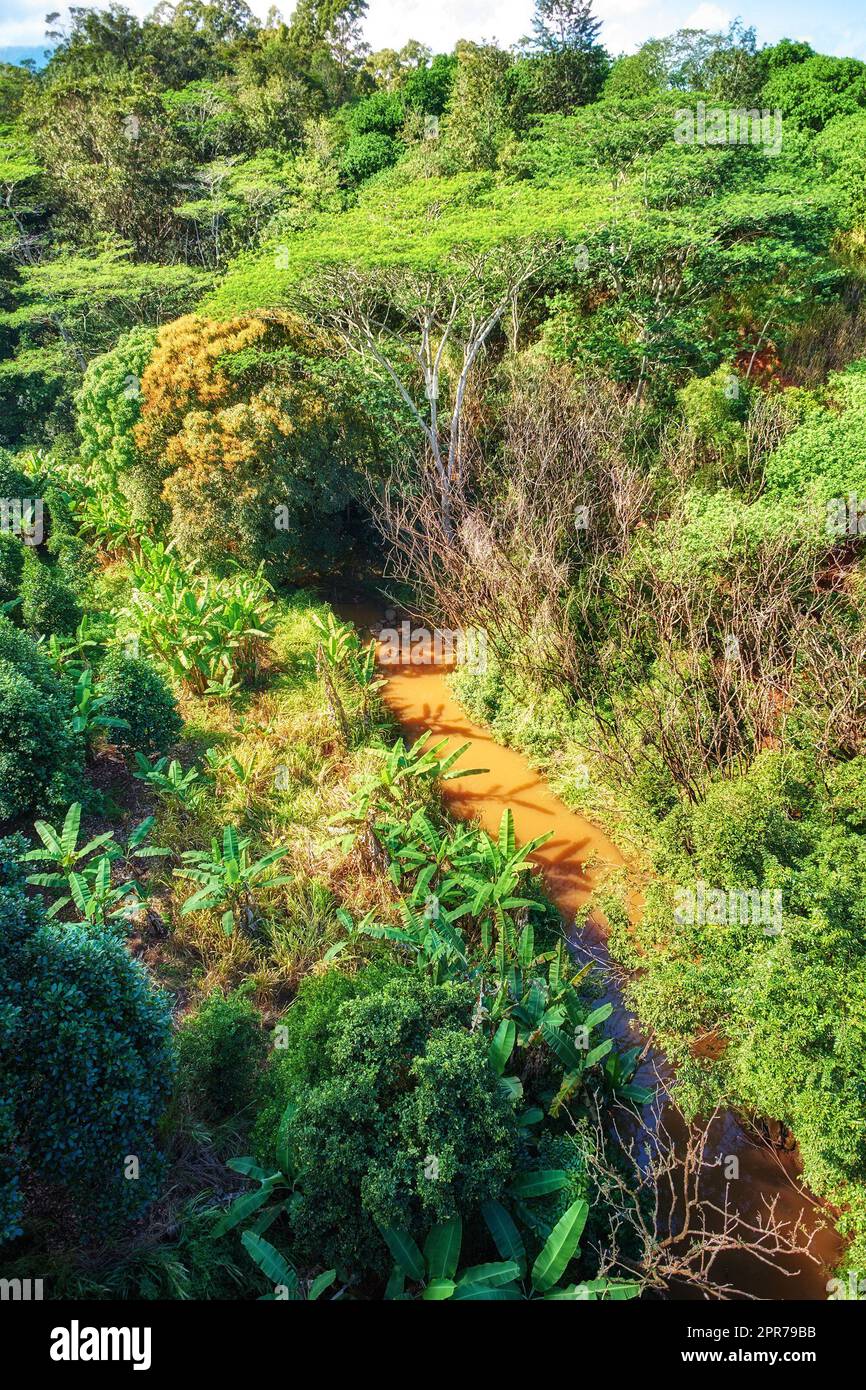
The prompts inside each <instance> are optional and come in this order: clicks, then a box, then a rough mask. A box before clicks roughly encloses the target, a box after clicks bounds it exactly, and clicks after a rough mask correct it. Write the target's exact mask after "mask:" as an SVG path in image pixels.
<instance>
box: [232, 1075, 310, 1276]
mask: <svg viewBox="0 0 866 1390" xmlns="http://www.w3.org/2000/svg"><path fill="white" fill-rule="evenodd" d="M295 1110H296V1107H295V1105H294V1104H293V1103H292V1102H289V1104H288V1105H287V1106H286V1108H285V1110H284V1111H283V1114H282V1117H281V1119H280V1124H279V1127H278V1130H277V1145H276V1166H275V1167H274V1168H273V1169H272V1170H271V1171H270V1172H269V1171H268V1170H267V1169H265V1168H262V1167H260V1166H259V1164H258V1163H257V1162H256V1161H255V1159H254V1158H231V1159H229V1160H228V1164H227V1167H229V1168H231V1169H232V1171H233V1172H235V1173H239V1174H240V1175H241V1176H242V1177H244V1178H250V1179H252V1180H253V1181H254V1182H257V1183H258V1187H255V1188H253V1189H252V1190H251V1191H249V1192H244V1193H242V1194H241V1196H240V1197H237V1198H236V1199H235V1201H234V1202H233V1203H232V1204H231V1206H230V1207H228V1209H227V1210H226V1211H225V1212H224V1213H223V1215H222V1216H221V1217H220V1219H219V1221H217V1223H216V1225H215V1226H214V1230H213V1234H214V1237H219V1236H222V1235H225V1234H226V1233H227V1232H228V1231H233V1230H235V1229H236V1227H238V1226H240V1225H243V1224H244V1223H245V1222H247V1221H249V1220H250V1218H251V1217H255V1221H254V1222H253V1224H252V1225H251V1226H250V1228H249V1230H246V1231H244V1232H243V1233H242V1235H241V1244H242V1245H243V1247H244V1249H245V1250H246V1252H247V1254H248V1255H249V1256H250V1258H251V1259H252V1260H253V1261H254V1262H255V1263H256V1264H257V1265H258V1267H259V1269H260V1270H261V1271H262V1273H263V1274H264V1275H265V1277H266V1278H267V1279H268V1280H269V1281H270V1283H272V1284H273V1285H274V1286H275V1287H274V1292H273V1293H270V1294H265V1295H264V1296H263V1300H262V1301H271V1300H277V1299H287V1300H289V1301H292V1302H294V1301H297V1300H301V1299H305V1300H308V1301H310V1302H312V1301H313V1300H314V1299H316V1298H319V1297H320V1295H321V1294H323V1293H324V1292H325V1291H326V1289H329V1288H330V1287H331V1285H332V1284H333V1282H334V1280H335V1279H336V1277H337V1275H336V1271H335V1270H333V1269H329V1270H325V1272H324V1273H322V1274H320V1275H319V1276H318V1277H317V1278H315V1279H313V1280H311V1281H310V1282H309V1283H306V1284H305V1283H302V1281H301V1279H300V1277H299V1275H298V1272H297V1270H296V1269H295V1267H294V1265H293V1264H292V1263H291V1261H290V1260H289V1259H288V1258H287V1257H286V1256H285V1255H283V1254H281V1253H280V1251H279V1250H277V1248H276V1247H275V1246H274V1245H272V1244H271V1242H270V1241H268V1240H265V1238H264V1232H265V1231H266V1230H268V1229H269V1227H271V1226H272V1225H273V1223H274V1222H275V1221H276V1220H277V1219H278V1218H279V1217H280V1216H281V1215H282V1214H283V1213H286V1214H287V1215H288V1216H289V1217H291V1215H292V1213H293V1212H294V1211H295V1210H296V1208H297V1206H298V1204H299V1202H300V1200H301V1195H300V1192H299V1190H298V1184H297V1171H296V1168H295V1163H294V1159H293V1156H292V1151H291V1146H290V1143H289V1132H290V1129H291V1123H292V1119H293V1118H294V1114H295Z"/></svg>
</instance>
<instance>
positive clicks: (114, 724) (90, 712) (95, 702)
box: [72, 666, 129, 742]
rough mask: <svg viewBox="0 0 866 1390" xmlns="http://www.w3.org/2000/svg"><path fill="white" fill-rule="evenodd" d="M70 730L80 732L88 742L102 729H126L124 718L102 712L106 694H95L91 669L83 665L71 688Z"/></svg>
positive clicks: (106, 700)
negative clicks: (73, 686) (72, 703)
mask: <svg viewBox="0 0 866 1390" xmlns="http://www.w3.org/2000/svg"><path fill="white" fill-rule="evenodd" d="M73 701H74V707H73V715H72V732H73V733H75V734H81V735H82V737H83V738H85V739H86V740H87V741H88V742H90V740H91V739H92V738H93V735H94V734H96V733H98V732H99V731H100V730H102V729H128V728H129V722H128V720H126V719H116V718H114V717H113V716H112V715H107V714H103V713H102V711H103V709H104V708H105V706H106V705H107V704H108V696H106V695H97V693H96V691H95V690H94V688H93V671H92V669H91V668H90V667H89V666H85V667H84V669H83V670H82V672H81V674H80V675H79V677H78V680H77V681H76V682H75V688H74V690H73Z"/></svg>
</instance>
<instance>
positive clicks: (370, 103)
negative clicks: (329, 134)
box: [348, 92, 406, 135]
mask: <svg viewBox="0 0 866 1390" xmlns="http://www.w3.org/2000/svg"><path fill="white" fill-rule="evenodd" d="M405 119H406V109H405V107H404V106H403V103H402V101H401V100H400V98H399V97H398V96H397V95H396V94H395V93H394V92H373V93H372V94H371V95H370V96H368V97H364V98H363V99H362V100H361V101H359V102H357V103H356V104H355V106H353V107H352V108H351V110H350V111H349V114H348V124H349V129H350V130H351V131H352V134H353V135H371V134H372V133H373V132H374V131H378V132H379V133H380V134H382V135H396V134H397V131H398V130H399V129H400V127H401V125H402V124H403V122H404V120H405Z"/></svg>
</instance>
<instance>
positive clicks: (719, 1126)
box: [335, 602, 842, 1299]
mask: <svg viewBox="0 0 866 1390" xmlns="http://www.w3.org/2000/svg"><path fill="white" fill-rule="evenodd" d="M335 607H336V609H337V611H338V612H339V613H340V616H341V617H343V618H344V619H346V620H347V621H351V622H353V623H354V624H355V625H356V626H357V627H358V628H359V629H360V630H361V632H362V634H364V635H365V637H366V636H367V635H368V634H370V633H378V631H379V628H380V627H381V625H382V622H383V610H382V608H378V607H377V606H376V605H375V604H373V603H370V602H366V603H337V604H336V605H335ZM428 655H429V653H428ZM450 669H451V668H450V666H448V665H447V664H439V665H436V664H433V663H432V661H431V664H421V663H419V664H416V665H409V664H394V665H388V666H385V667H383V671H384V672H385V673H386V674H387V675H388V683H387V685H386V686H385V688H384V690H383V696H384V699H385V702H386V704H387V705H388V707H389V709H390V710H391V712H392V713H393V714H394V716H395V718H396V719H397V721H398V722H399V724H400V725H401V727H402V728H403V729H404V731H405V732H406V734H407V736H408V737H409V738H414V737H418V736H419V735H420V734H422V733H424V732H425V730H428V729H429V730H430V731H431V732H432V733H433V734H434V735H435V736H437V737H439V738H446V737H447V738H449V739H454V740H455V741H457V742H459V743H465V742H467V741H468V742H470V743H471V748H470V749H468V750H467V753H466V755H465V757H464V759H463V760H462V765H463V766H465V767H483V768H485V769H486V771H484V772H483V773H480V774H479V775H477V776H474V777H472V778H471V779H468V780H467V781H466V782H461V781H460V780H459V779H458V780H456V781H453V782H447V783H445V784H443V793H444V796H445V799H446V801H447V804H448V806H449V809H450V810H451V812H452V813H453V814H454V815H455V816H458V817H461V818H464V819H472V820H474V821H476V822H477V823H478V824H480V825H482V826H483V827H484V829H485V830H487V831H489V832H490V833H491V834H495V833H496V831H497V829H498V826H499V821H500V818H501V816H502V812H503V810H504V809H505V808H506V807H507V806H510V807H511V809H512V812H513V814H514V823H515V830H516V833H517V838H518V840H519V841H521V842H524V843H525V841H526V840H528V839H532V838H534V837H535V836H537V835H544V834H546V833H547V832H548V831H551V830H552V831H553V832H554V834H553V836H552V838H551V839H550V840H548V842H547V843H546V844H544V845H542V846H541V848H540V849H539V850H538V851H537V852H536V853H535V854H534V855H533V861H534V862H535V863H536V864H537V865H538V867H539V869H540V870H541V872H542V874H543V877H544V882H545V887H546V890H547V892H548V894H549V896H550V897H551V898H552V899H553V901H554V902H555V903H556V905H557V907H558V908H559V910H560V912H561V913H562V916H563V918H564V921H565V923H566V926H567V927H568V928H569V930H570V939H571V941H572V946H573V949H574V952H575V955H576V957H577V958H578V959H586V958H588V957H589V956H591V957H592V958H593V959H594V960H595V962H596V963H597V965H598V967H599V969H600V971H601V973H602V975H603V977H604V979H605V981H606V997H607V998H608V999H609V1000H610V1002H611V1003H612V1004H613V1006H614V1012H613V1014H612V1016H611V1020H610V1024H609V1027H610V1029H611V1031H612V1033H613V1036H615V1037H616V1038H617V1040H618V1041H619V1042H621V1043H622V1045H623V1046H632V1047H633V1046H635V1045H637V1044H640V1045H641V1047H644V1048H645V1049H646V1051H645V1055H644V1060H643V1063H642V1066H641V1071H640V1073H639V1074H638V1078H637V1079H638V1080H640V1081H642V1082H644V1083H646V1084H653V1083H655V1084H657V1085H659V1086H660V1088H661V1097H660V1098H661V1103H660V1104H659V1105H657V1107H656V1111H657V1115H658V1118H659V1120H660V1123H661V1126H662V1127H663V1128H664V1129H666V1130H667V1132H668V1134H669V1135H670V1137H671V1138H672V1139H673V1142H674V1144H675V1146H676V1147H677V1149H678V1150H680V1151H682V1150H683V1149H684V1148H685V1145H686V1143H687V1141H688V1128H687V1126H686V1125H685V1124H684V1123H683V1121H682V1118H681V1116H680V1115H679V1112H678V1111H677V1110H676V1108H675V1107H674V1106H672V1105H670V1104H669V1103H665V1095H666V1088H667V1087H668V1086H669V1084H670V1082H671V1080H672V1077H673V1069H672V1067H671V1065H670V1064H669V1063H668V1061H667V1059H666V1058H665V1057H664V1056H662V1055H661V1054H660V1053H659V1052H657V1051H655V1050H653V1049H652V1048H650V1047H649V1045H648V1044H647V1040H646V1037H645V1036H644V1035H643V1034H642V1032H641V1029H640V1024H639V1022H638V1020H636V1019H635V1018H634V1017H633V1016H632V1015H631V1014H630V1013H629V1011H628V1009H627V1008H626V1006H625V1003H624V1000H623V996H622V991H621V988H620V986H619V983H618V980H619V979H620V978H621V975H620V972H619V971H618V970H617V968H616V967H615V966H614V964H613V962H612V961H611V959H610V956H609V955H608V952H607V948H606V945H605V932H604V928H603V924H602V923H600V922H599V921H597V920H594V919H592V918H588V917H587V910H586V903H587V899H588V898H589V896H590V894H591V893H592V891H593V888H594V887H596V886H597V885H598V883H599V882H600V880H601V878H602V877H603V875H604V873H605V871H606V870H608V869H610V868H615V867H620V866H622V865H623V864H624V863H625V860H624V858H623V855H622V854H621V853H620V851H619V849H618V848H617V846H616V845H615V844H614V843H613V841H612V840H610V839H609V838H608V837H607V836H606V835H605V834H604V833H603V831H601V830H599V829H598V827H597V826H594V825H592V824H591V823H590V822H589V821H587V820H584V819H583V817H582V816H579V815H576V814H575V813H574V812H573V811H569V810H568V808H567V807H566V806H564V805H563V803H562V802H561V801H559V800H558V798H557V797H555V796H554V794H553V792H552V791H551V790H550V788H549V786H548V785H547V782H546V781H545V779H544V778H543V777H542V776H541V775H540V774H539V773H538V772H536V771H535V770H534V769H533V768H532V767H531V766H530V765H529V763H528V761H527V759H526V758H525V757H524V756H523V755H522V754H521V753H518V752H516V751H515V750H514V749H512V748H504V747H502V746H501V745H500V744H498V743H496V741H495V740H494V739H493V737H492V736H491V733H490V731H489V730H488V729H484V728H481V727H479V726H478V725H476V724H474V723H473V722H472V720H471V719H470V718H469V717H468V716H467V714H466V713H465V711H464V710H463V709H462V708H461V707H460V705H459V704H458V703H457V701H456V700H455V698H454V697H453V695H452V694H451V691H450V689H449V686H448V682H447V674H448V671H449V670H450ZM652 1111H653V1107H647V1108H646V1109H645V1112H644V1115H643V1117H642V1120H643V1123H644V1125H646V1124H650V1125H652V1124H653V1123H654V1122H655V1116H654V1115H653V1113H651V1112H652ZM634 1133H635V1136H636V1137H638V1138H639V1137H640V1127H639V1125H638V1124H637V1122H635V1131H634ZM644 1133H646V1131H645V1130H644ZM650 1137H651V1136H650ZM732 1157H733V1158H736V1160H737V1162H738V1170H739V1174H738V1178H737V1180H736V1181H735V1182H733V1183H732V1184H730V1188H728V1184H727V1180H726V1177H725V1166H726V1164H727V1163H728V1161H729V1160H730V1159H731V1158H732ZM799 1171H800V1169H799V1163H798V1159H797V1155H796V1153H795V1152H794V1153H791V1152H783V1151H780V1150H778V1149H776V1148H774V1147H773V1146H772V1145H771V1144H769V1143H768V1142H766V1141H765V1140H763V1139H762V1138H761V1137H760V1136H759V1135H758V1134H757V1133H755V1132H752V1131H751V1130H747V1128H746V1127H745V1125H744V1124H743V1123H742V1122H741V1120H740V1119H739V1118H738V1117H737V1115H735V1114H734V1112H733V1111H726V1112H724V1113H722V1114H720V1115H719V1116H718V1117H717V1119H716V1120H715V1121H714V1123H713V1125H712V1128H711V1130H710V1142H709V1144H708V1146H707V1149H706V1150H705V1161H704V1164H703V1165H702V1169H701V1190H702V1194H703V1195H704V1197H705V1198H708V1199H709V1201H710V1202H712V1203H716V1204H719V1205H724V1204H725V1200H726V1188H728V1193H727V1195H728V1199H729V1200H730V1197H731V1195H733V1196H734V1197H735V1198H736V1210H737V1212H738V1214H739V1215H740V1216H742V1217H743V1219H745V1220H753V1221H754V1220H758V1219H760V1217H761V1216H762V1215H763V1214H764V1213H765V1212H766V1210H767V1205H768V1204H769V1203H771V1202H772V1201H773V1200H774V1199H775V1201H776V1210H777V1214H778V1215H780V1216H781V1217H782V1218H783V1219H784V1220H787V1221H789V1222H792V1223H793V1222H795V1221H796V1220H797V1219H798V1218H800V1217H801V1216H802V1218H803V1220H804V1222H805V1226H806V1229H807V1230H809V1231H812V1232H814V1235H813V1240H812V1247H811V1248H812V1251H813V1253H814V1254H815V1255H817V1256H818V1259H819V1262H818V1263H812V1262H811V1261H809V1260H806V1259H802V1260H798V1261H796V1262H795V1263H794V1264H793V1266H792V1265H790V1264H789V1265H788V1266H787V1268H786V1266H785V1264H784V1262H783V1261H781V1260H777V1261H775V1262H774V1263H772V1264H765V1263H764V1262H763V1261H761V1260H759V1259H758V1258H757V1257H754V1256H750V1255H745V1254H742V1253H736V1254H732V1255H729V1256H725V1257H722V1258H720V1260H719V1262H718V1264H717V1266H716V1274H717V1277H718V1278H719V1280H720V1282H730V1283H731V1284H732V1285H733V1286H734V1287H737V1288H740V1289H742V1290H743V1291H744V1292H747V1293H748V1294H749V1295H751V1297H757V1298H764V1299H824V1298H826V1296H827V1294H826V1283H827V1279H828V1278H829V1277H830V1274H831V1271H832V1269H833V1267H834V1266H835V1265H836V1264H837V1263H838V1261H839V1258H840V1253H841V1248H842V1247H841V1242H840V1240H839V1238H838V1236H837V1235H836V1233H835V1231H834V1230H833V1229H832V1226H831V1225H830V1224H828V1221H829V1218H827V1217H826V1216H825V1215H824V1214H823V1213H822V1211H821V1209H820V1207H819V1206H818V1204H817V1203H816V1201H815V1199H814V1198H813V1197H812V1196H811V1194H810V1193H809V1192H808V1191H807V1190H806V1189H804V1188H803V1187H802V1186H801V1185H800V1183H799V1181H798V1178H799ZM680 1296H685V1297H688V1296H689V1295H688V1292H687V1291H686V1290H683V1291H682V1295H680Z"/></svg>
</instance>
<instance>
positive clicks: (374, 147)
mask: <svg viewBox="0 0 866 1390" xmlns="http://www.w3.org/2000/svg"><path fill="white" fill-rule="evenodd" d="M399 149H400V147H399V145H398V144H397V141H396V140H394V139H392V137H391V136H390V135H383V134H382V133H381V131H378V130H371V131H370V132H369V133H368V134H367V135H353V136H352V138H351V140H350V141H349V143H348V145H347V146H346V148H345V149H344V150H343V153H342V155H341V157H340V173H341V174H342V175H343V177H344V178H346V179H348V180H349V181H350V182H351V183H362V182H363V180H364V179H369V178H372V176H373V174H378V173H379V171H380V169H387V167H388V165H389V164H393V163H394V161H395V160H396V158H397V155H398V153H399Z"/></svg>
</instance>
